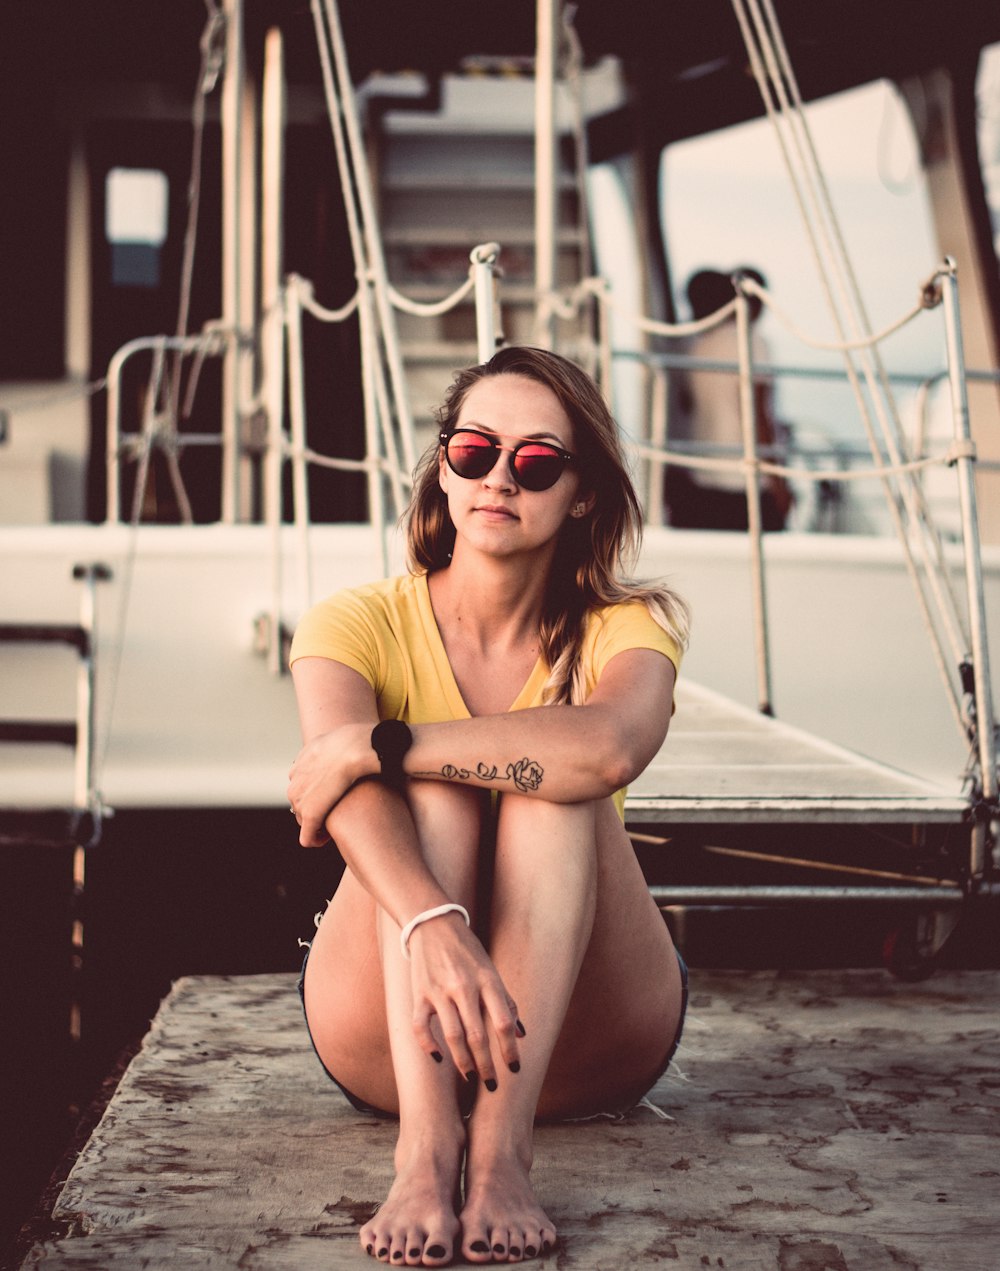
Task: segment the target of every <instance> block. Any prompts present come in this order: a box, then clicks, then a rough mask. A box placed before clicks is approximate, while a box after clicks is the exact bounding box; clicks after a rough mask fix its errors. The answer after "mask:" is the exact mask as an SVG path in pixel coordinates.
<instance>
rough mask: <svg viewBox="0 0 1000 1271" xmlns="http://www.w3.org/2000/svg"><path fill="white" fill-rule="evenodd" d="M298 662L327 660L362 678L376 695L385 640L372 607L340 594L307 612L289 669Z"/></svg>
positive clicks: (359, 598)
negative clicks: (345, 667)
mask: <svg viewBox="0 0 1000 1271" xmlns="http://www.w3.org/2000/svg"><path fill="white" fill-rule="evenodd" d="M299 658H330V659H331V660H332V661H334V662H341V663H343V665H344V666H349V667H350V668H351V669H352V670H354V671H357V672H358V674H359V675H363V676H364V678H365V679H366V680H367V681H368V683H369V684H370V685H371V686H372V688H373V689H374V690H375V692H376V693H378V692H379V690H380V688H381V685H382V683H383V681H384V679H385V639H384V632H383V631H382V624H380V622H379V617H378V613H377V611H376V610H375V609H374V608H373V605H372V603H371V602H370V601H369V600H367V599H366V598H365V597H363V596H361V595H359V594H358V593H357V592H354V591H340V592H337V593H336V594H335V595H333V596H329V597H327V599H326V600H321V601H320V602H319V603H318V604H315V605H313V607H312V608H311V609H309V610H308V611H307V612H306V613H305V615H304V616H303V618H302V620H301V621H300V622H299V624H298V626H297V627H296V628H295V635H294V636H293V637H292V647H291V651H290V653H289V655H288V663H289V665H291V664H292V663H293V662H296V661H297V660H298V659H299Z"/></svg>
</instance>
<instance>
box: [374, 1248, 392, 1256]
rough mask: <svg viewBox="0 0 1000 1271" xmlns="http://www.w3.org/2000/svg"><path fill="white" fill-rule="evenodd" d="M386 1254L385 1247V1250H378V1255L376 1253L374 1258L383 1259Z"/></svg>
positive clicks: (387, 1250) (386, 1249)
mask: <svg viewBox="0 0 1000 1271" xmlns="http://www.w3.org/2000/svg"><path fill="white" fill-rule="evenodd" d="M388 1252H389V1249H388V1246H387V1247H386V1248H384V1249H379V1251H378V1253H377V1255H376V1257H379V1258H384V1257H385V1255H386V1254H387V1253H388Z"/></svg>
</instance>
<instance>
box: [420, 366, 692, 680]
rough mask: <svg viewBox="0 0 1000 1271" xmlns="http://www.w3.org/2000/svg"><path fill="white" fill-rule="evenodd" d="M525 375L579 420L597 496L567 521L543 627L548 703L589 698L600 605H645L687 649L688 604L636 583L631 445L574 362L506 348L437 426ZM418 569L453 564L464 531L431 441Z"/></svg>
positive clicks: (468, 378) (462, 383)
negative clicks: (587, 642)
mask: <svg viewBox="0 0 1000 1271" xmlns="http://www.w3.org/2000/svg"><path fill="white" fill-rule="evenodd" d="M497 375H523V376H525V377H527V378H528V379H532V380H535V381H537V382H538V383H539V384H543V385H545V387H546V388H549V389H551V390H552V392H553V393H555V395H556V397H557V398H558V399H559V403H560V405H561V406H562V408H563V410H564V411H565V412H566V414H567V416H568V417H569V419H570V422H571V423H572V425H573V437H574V443H575V451H576V454H577V457H578V472H579V474H580V491H581V493H585V494H589V493H593V495H594V496H595V498H594V505H593V508H592V509H591V511H590V512H589V513H588V514H587V515H586V516H585V517H581V518H579V519H577V518H574V517H570V518H568V519H567V521H566V524H565V525H564V527H563V529H562V531H561V532H560V536H559V541H558V543H557V545H556V553H555V557H554V559H553V562H552V569H551V572H550V575H549V585H548V587H547V588H546V592H545V602H544V607H543V610H542V618H541V623H540V625H539V639H540V641H541V649H542V655H543V657H544V658H545V661H546V663H547V665H548V667H549V678H548V680H547V681H546V685H545V700H546V701H548V702H554V703H563V702H572V703H578V702H582V701H583V700H584V699H585V696H586V685H585V683H584V676H583V670H582V667H581V666H580V650H581V647H582V644H583V636H584V631H585V626H586V618H587V614H588V613H589V612H590V610H592V609H601V608H604V607H605V606H607V605H615V604H622V603H624V602H627V601H634V600H639V601H642V602H643V603H644V604H645V605H646V606H647V608H648V609H649V612H650V613H651V615H652V616H653V618H654V619H655V621H656V622H657V623H659V625H660V626H661V627H663V629H664V630H665V631H666V632H667V634H668V635H669V636H670V637H671V639H673V640H674V642H675V643H676V644H677V646H678V648H680V649H684V648H685V647H686V645H687V639H688V629H689V619H688V610H687V606H686V604H685V603H684V601H683V600H681V599H680V597H679V596H677V595H676V594H675V593H674V592H672V591H671V590H670V589H669V588H667V587H666V586H663V585H655V584H642V583H637V582H633V581H630V580H629V579H628V578H627V577H626V570H627V567H628V566H629V565H631V564H632V562H633V561H634V560H635V557H636V555H637V553H638V550H639V545H640V542H641V539H642V509H641V507H640V505H639V500H638V498H637V496H636V493H635V488H634V486H633V485H632V479H631V477H630V476H629V473H628V469H627V466H626V462H625V456H624V453H623V451H622V446H621V439H620V437H619V433H618V426H617V424H616V423H615V421H614V419H613V418H612V416H611V413H610V411H609V410H608V408H607V405H606V404H605V402H604V398H603V397H602V396H601V393H600V390H599V389H598V387H597V385H596V384H595V383H594V381H593V380H592V379H591V378H590V376H589V375H587V374H586V372H584V371H582V370H581V369H580V368H579V367H578V366H576V365H575V364H574V363H573V362H570V361H568V360H567V359H566V358H564V357H560V356H559V354H557V353H549V352H547V351H546V350H545V349H534V348H527V347H512V348H504V349H500V351H499V352H497V353H495V354H494V355H493V357H492V358H490V360H489V361H488V362H484V363H482V364H481V365H479V366H471V367H468V368H467V369H466V370H464V371H460V372H459V373H458V374H457V375H456V376H455V379H454V380H453V382H452V384H451V386H450V387H449V389H448V391H447V393H446V394H445V399H444V404H443V405H442V406H441V408H440V410H439V411H438V416H437V418H438V424H439V426H440V428H441V429H442V430H443V431H445V432H452V431H453V430H454V429H455V427H456V425H457V422H458V416H459V414H460V412H461V409H462V406H463V404H464V403H465V399H466V398H467V397H468V395H469V392H470V390H471V389H472V388H473V387H474V386H475V385H476V384H478V383H479V382H480V380H483V379H486V378H488V377H490V376H497ZM407 541H408V549H409V564H410V569H411V571H412V572H414V573H433V572H434V571H435V570H437V569H444V568H445V567H446V566H447V564H448V562H449V560H450V558H451V552H452V549H453V547H454V545H455V527H454V525H453V524H452V522H451V517H450V516H449V514H448V502H447V498H446V496H445V494H444V492H443V490H442V489H441V487H440V484H439V482H438V448H437V445H435V446H433V447H431V448H430V449H429V450H428V451H427V452H426V453H425V454H424V456H423V457H422V459H421V461H420V464H419V466H418V468H417V473H416V480H415V482H414V488H413V498H412V500H411V503H410V507H409V511H408V513H407Z"/></svg>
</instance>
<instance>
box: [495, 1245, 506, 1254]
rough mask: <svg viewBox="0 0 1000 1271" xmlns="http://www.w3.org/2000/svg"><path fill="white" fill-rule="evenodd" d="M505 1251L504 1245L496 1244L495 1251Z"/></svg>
mask: <svg viewBox="0 0 1000 1271" xmlns="http://www.w3.org/2000/svg"><path fill="white" fill-rule="evenodd" d="M503 1251H504V1250H503V1245H494V1246H493V1252H494V1253H503Z"/></svg>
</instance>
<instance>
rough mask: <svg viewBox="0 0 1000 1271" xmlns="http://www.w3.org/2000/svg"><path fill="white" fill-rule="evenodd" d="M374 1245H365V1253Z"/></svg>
mask: <svg viewBox="0 0 1000 1271" xmlns="http://www.w3.org/2000/svg"><path fill="white" fill-rule="evenodd" d="M374 1247H375V1246H374V1245H365V1253H371V1251H372V1249H373V1248H374Z"/></svg>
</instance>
